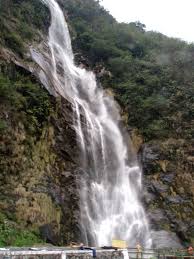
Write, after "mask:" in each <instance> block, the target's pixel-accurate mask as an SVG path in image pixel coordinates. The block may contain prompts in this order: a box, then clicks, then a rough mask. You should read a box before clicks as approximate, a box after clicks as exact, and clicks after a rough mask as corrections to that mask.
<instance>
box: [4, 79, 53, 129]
mask: <svg viewBox="0 0 194 259" xmlns="http://www.w3.org/2000/svg"><path fill="white" fill-rule="evenodd" d="M0 102H1V106H3V107H7V109H8V110H7V112H11V113H15V115H16V114H18V116H19V118H20V120H21V121H23V123H24V125H25V126H26V129H27V130H28V132H31V133H33V132H34V131H36V132H38V131H40V130H41V128H42V127H43V125H44V123H45V122H47V120H48V116H49V114H50V113H51V111H52V109H51V104H50V99H49V94H48V93H47V92H46V90H44V89H43V88H41V87H40V86H39V85H38V84H37V83H34V82H32V81H31V80H30V78H29V77H27V76H22V75H20V74H16V75H15V76H14V77H12V78H11V79H10V78H8V77H7V76H5V75H4V74H0ZM16 117H17V116H16ZM17 119H18V117H17ZM5 129H6V121H5V120H3V119H2V120H0V131H3V130H5Z"/></svg>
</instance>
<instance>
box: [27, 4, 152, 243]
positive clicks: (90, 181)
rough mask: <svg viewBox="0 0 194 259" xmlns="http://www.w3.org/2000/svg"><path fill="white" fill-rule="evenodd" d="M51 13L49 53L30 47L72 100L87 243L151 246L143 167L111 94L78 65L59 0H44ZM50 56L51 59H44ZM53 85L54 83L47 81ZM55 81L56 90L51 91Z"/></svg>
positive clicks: (45, 74) (47, 76) (45, 75)
mask: <svg viewBox="0 0 194 259" xmlns="http://www.w3.org/2000/svg"><path fill="white" fill-rule="evenodd" d="M41 1H42V2H43V3H44V4H45V5H47V6H48V8H49V9H50V12H51V26H50V29H49V38H48V46H49V53H50V54H49V55H48V53H47V54H46V53H42V54H40V53H38V52H37V51H32V57H33V59H34V60H35V61H36V62H37V64H39V66H40V67H41V71H40V74H39V76H40V78H41V80H42V83H43V84H44V85H45V87H47V88H49V89H50V91H51V92H52V93H53V94H54V95H56V96H57V95H60V96H62V97H64V98H65V99H67V100H68V101H69V102H71V104H72V107H73V111H74V112H73V114H74V120H73V121H74V125H73V127H74V129H75V131H76V133H77V139H78V143H79V147H80V156H81V161H82V165H81V166H82V168H83V170H84V172H85V173H84V176H83V178H82V181H81V186H80V212H81V216H80V227H81V230H82V235H83V242H84V243H85V244H88V245H93V246H105V245H111V240H112V239H121V240H126V241H127V244H128V245H129V246H130V247H133V246H135V245H136V243H137V242H140V243H141V244H142V245H144V246H145V247H150V246H151V239H150V233H149V228H148V223H147V219H146V215H145V212H144V209H143V207H142V205H141V203H140V201H139V194H140V193H141V170H140V168H139V166H138V163H137V159H136V158H135V157H134V156H130V155H129V150H128V146H129V145H128V140H129V137H128V140H127V138H124V136H123V134H122V132H121V130H120V128H119V122H120V121H121V118H120V115H119V112H118V108H117V106H116V104H115V102H114V100H113V98H112V97H110V96H108V95H107V94H106V93H105V91H103V90H102V89H100V88H99V87H98V86H97V82H96V78H95V75H94V73H92V72H89V71H86V70H85V69H82V68H80V67H78V66H76V65H75V63H74V56H73V52H72V47H71V39H70V35H69V31H68V26H67V23H66V21H65V18H64V15H63V12H62V10H61V9H60V7H59V5H58V3H57V1H56V0H41ZM45 56H47V58H45ZM49 84H50V86H49ZM51 86H52V90H51Z"/></svg>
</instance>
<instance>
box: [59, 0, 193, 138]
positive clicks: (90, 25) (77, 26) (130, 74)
mask: <svg viewBox="0 0 194 259" xmlns="http://www.w3.org/2000/svg"><path fill="white" fill-rule="evenodd" d="M61 2H62V4H63V6H64V7H65V10H66V13H67V18H68V20H69V21H70V24H71V31H72V35H73V46H74V49H75V52H76V51H80V50H81V51H82V54H83V55H84V56H85V57H87V60H89V61H88V64H89V66H93V67H105V68H106V69H108V70H109V71H110V72H111V74H112V76H111V77H108V76H107V75H105V76H104V77H103V78H101V82H102V83H103V86H104V87H109V88H113V89H114V92H115V94H116V98H117V100H118V101H119V103H120V104H121V106H122V107H124V108H125V111H126V112H127V113H128V115H129V116H128V123H129V125H130V126H131V127H137V128H138V129H139V130H140V131H141V133H142V134H143V135H144V137H145V139H147V140H150V139H153V138H157V137H159V138H163V137H170V136H171V135H173V136H176V137H182V136H183V135H184V136H185V133H186V138H193V136H194V131H193V130H192V128H193V127H189V125H188V123H189V124H190V123H192V125H193V121H192V118H193V115H194V106H193V96H194V87H193V81H194V70H193V67H194V58H193V57H194V45H193V44H190V45H189V44H187V43H186V42H184V41H181V40H179V39H173V38H168V37H166V36H164V35H162V34H160V33H155V32H146V31H145V25H144V24H141V23H140V22H134V23H129V24H124V23H121V24H119V23H117V22H116V21H115V20H114V19H113V17H112V16H111V15H109V14H108V13H107V12H106V11H105V10H104V9H103V8H102V7H101V6H100V4H99V2H98V1H91V0H65V1H61Z"/></svg>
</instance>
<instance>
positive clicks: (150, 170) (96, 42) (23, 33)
mask: <svg viewBox="0 0 194 259" xmlns="http://www.w3.org/2000/svg"><path fill="white" fill-rule="evenodd" d="M58 2H59V3H60V5H61V6H62V7H63V9H64V13H65V16H66V18H67V21H68V23H69V29H70V32H71V35H72V44H73V49H74V53H75V56H76V62H77V63H78V64H81V65H82V66H84V67H85V68H87V69H92V70H93V71H94V72H95V73H96V74H97V79H98V81H99V84H101V85H102V86H103V87H104V88H105V89H107V91H108V92H109V91H110V92H111V93H112V94H113V95H114V96H115V99H116V100H117V101H118V103H119V105H120V108H121V112H122V115H123V120H124V123H125V124H126V126H127V129H128V131H129V133H130V135H131V137H132V140H133V142H134V146H135V148H136V150H137V153H138V156H139V159H140V160H141V162H142V167H143V171H144V186H145V195H144V203H145V206H146V210H147V212H148V215H149V217H150V223H151V227H152V229H155V230H165V231H168V232H173V233H176V235H177V236H178V237H179V238H180V239H181V241H182V243H183V244H188V243H189V242H194V221H193V219H194V178H193V167H194V149H193V145H194V119H193V118H194V86H193V82H194V69H193V68H194V45H193V44H187V43H186V42H183V41H180V40H178V39H173V38H168V37H166V36H164V35H162V34H160V33H155V32H146V31H145V25H144V24H141V23H140V22H134V23H130V24H124V23H122V24H119V23H117V22H116V21H115V19H114V18H113V17H112V16H111V15H110V14H108V13H107V12H106V11H105V10H104V9H103V8H102V7H101V6H100V4H99V2H98V1H94V0H59V1H58ZM49 21H50V16H49V12H48V10H47V8H46V7H44V6H43V5H42V4H41V3H40V2H39V1H38V0H25V1H24V0H1V1H0V99H1V103H0V106H1V109H0V133H1V135H0V143H1V149H0V157H1V160H0V183H1V184H0V188H1V195H0V234H1V236H0V245H20V244H26V245H28V244H29V245H30V244H32V243H39V242H44V241H41V240H40V239H41V238H42V239H43V240H45V241H47V242H51V243H53V244H64V243H65V244H67V243H69V242H71V241H79V234H78V233H79V226H78V221H79V214H78V197H77V194H75V191H74V189H75V188H76V181H77V180H78V181H79V173H80V172H81V168H79V159H78V154H77V149H76V141H75V133H74V132H72V130H71V128H70V127H69V125H70V124H71V112H72V111H71V107H69V104H68V103H67V102H66V101H64V100H61V99H60V98H59V99H56V98H54V97H52V96H51V95H50V94H49V93H48V92H47V91H46V90H45V89H43V88H42V87H41V84H40V82H39V79H38V77H37V67H36V65H35V64H34V63H33V62H32V60H31V57H30V51H29V49H30V47H33V46H37V44H38V43H40V42H42V41H44V39H45V37H46V35H47V32H48V27H49V24H50V22H49ZM13 233H14V236H15V238H13V237H12V236H13ZM21 236H22V238H21ZM23 239H24V240H23ZM21 240H22V241H21ZM26 240H27V241H26ZM18 242H19V243H18ZM22 242H24V243H22ZM25 242H27V243H25ZM28 242H29V243H28Z"/></svg>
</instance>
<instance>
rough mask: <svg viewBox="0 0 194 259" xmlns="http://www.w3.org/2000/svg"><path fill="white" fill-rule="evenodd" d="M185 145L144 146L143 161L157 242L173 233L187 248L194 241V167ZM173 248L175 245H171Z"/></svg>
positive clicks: (178, 142)
mask: <svg viewBox="0 0 194 259" xmlns="http://www.w3.org/2000/svg"><path fill="white" fill-rule="evenodd" d="M182 143H183V140H166V141H164V142H163V143H161V142H160V141H155V142H150V143H148V144H144V145H143V146H142V148H141V149H140V152H139V158H140V161H141V163H142V168H143V172H144V187H145V196H144V202H145V206H146V208H147V212H148V216H149V219H150V226H151V229H153V230H155V231H159V232H156V233H158V234H156V239H158V240H159V239H160V238H161V239H162V235H163V234H164V236H166V235H167V233H169V236H171V237H172V239H173V235H174V234H175V235H176V236H174V239H176V240H178V239H179V240H181V242H182V244H187V243H189V242H192V240H193V238H194V232H193V223H194V222H193V218H194V192H193V186H194V179H193V173H192V172H193V165H192V163H191V162H189V163H188V159H187V154H186V153H188V152H189V143H184V145H183V144H182ZM189 181H190V182H189ZM161 231H166V232H161ZM173 233H174V234H173ZM160 236H161V237H160ZM169 236H166V240H168V239H169ZM175 237H176V238H175ZM161 242H162V241H161ZM179 243H180V242H179ZM169 244H171V245H175V243H173V242H171V241H169ZM166 245H168V242H167V243H166ZM169 246H170V245H169Z"/></svg>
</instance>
